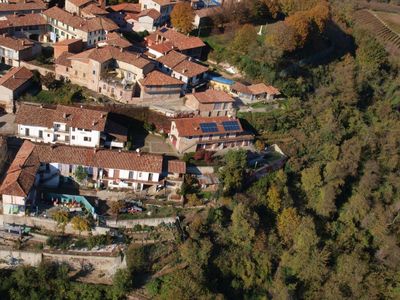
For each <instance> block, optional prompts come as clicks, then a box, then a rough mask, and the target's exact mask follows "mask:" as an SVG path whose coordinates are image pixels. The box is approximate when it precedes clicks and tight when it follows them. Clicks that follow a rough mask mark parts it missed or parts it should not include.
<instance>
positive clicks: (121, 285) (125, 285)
mask: <svg viewBox="0 0 400 300" xmlns="http://www.w3.org/2000/svg"><path fill="white" fill-rule="evenodd" d="M130 289H132V276H131V274H130V272H129V271H128V270H127V269H118V270H117V272H116V273H115V275H114V278H113V285H112V289H111V292H112V297H113V298H114V299H124V298H125V296H126V294H127V292H129V290H130Z"/></svg>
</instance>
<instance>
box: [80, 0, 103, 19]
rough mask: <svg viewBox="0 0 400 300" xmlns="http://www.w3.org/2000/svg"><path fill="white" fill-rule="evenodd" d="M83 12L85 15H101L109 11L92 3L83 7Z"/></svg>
mask: <svg viewBox="0 0 400 300" xmlns="http://www.w3.org/2000/svg"><path fill="white" fill-rule="evenodd" d="M81 14H83V15H88V16H89V15H93V16H101V15H107V14H108V11H106V10H104V9H102V8H101V7H99V6H98V5H96V4H94V3H91V4H89V5H88V6H85V7H84V8H82V9H81Z"/></svg>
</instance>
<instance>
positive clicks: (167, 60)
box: [158, 44, 188, 68]
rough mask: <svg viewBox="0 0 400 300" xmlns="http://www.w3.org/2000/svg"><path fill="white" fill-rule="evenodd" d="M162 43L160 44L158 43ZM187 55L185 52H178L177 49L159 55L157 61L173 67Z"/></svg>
mask: <svg viewBox="0 0 400 300" xmlns="http://www.w3.org/2000/svg"><path fill="white" fill-rule="evenodd" d="M160 45H162V44H160ZM187 59H188V57H187V56H186V55H185V54H182V53H179V52H177V51H171V52H169V53H168V54H166V55H164V56H161V57H160V58H159V59H158V61H159V62H160V63H162V64H163V65H165V66H167V67H169V68H173V67H175V66H176V65H177V64H179V63H180V62H182V61H184V60H187Z"/></svg>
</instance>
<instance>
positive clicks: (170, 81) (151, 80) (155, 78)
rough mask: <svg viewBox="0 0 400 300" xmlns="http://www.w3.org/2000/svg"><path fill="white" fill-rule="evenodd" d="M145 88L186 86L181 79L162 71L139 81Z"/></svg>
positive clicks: (153, 72)
mask: <svg viewBox="0 0 400 300" xmlns="http://www.w3.org/2000/svg"><path fill="white" fill-rule="evenodd" d="M139 82H140V83H141V84H142V85H143V86H166V85H184V84H185V83H184V82H183V81H181V80H179V79H176V78H174V77H171V76H168V75H166V74H164V73H161V72H160V71H157V70H154V71H152V72H150V73H149V74H147V76H146V77H145V78H144V79H142V80H140V81H139Z"/></svg>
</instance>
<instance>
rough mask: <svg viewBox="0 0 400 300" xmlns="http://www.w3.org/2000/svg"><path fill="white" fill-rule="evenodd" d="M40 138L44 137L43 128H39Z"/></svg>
mask: <svg viewBox="0 0 400 300" xmlns="http://www.w3.org/2000/svg"><path fill="white" fill-rule="evenodd" d="M39 138H41V139H42V138H43V130H39Z"/></svg>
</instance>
